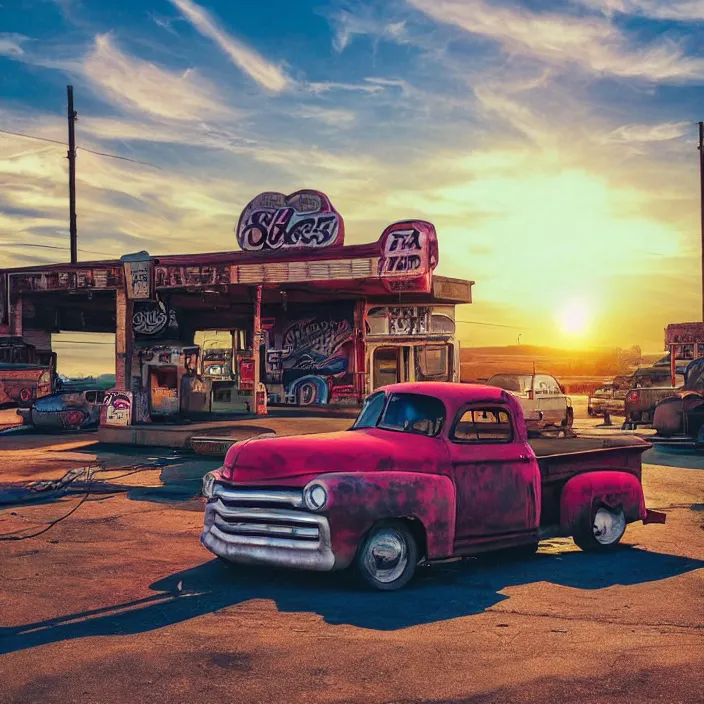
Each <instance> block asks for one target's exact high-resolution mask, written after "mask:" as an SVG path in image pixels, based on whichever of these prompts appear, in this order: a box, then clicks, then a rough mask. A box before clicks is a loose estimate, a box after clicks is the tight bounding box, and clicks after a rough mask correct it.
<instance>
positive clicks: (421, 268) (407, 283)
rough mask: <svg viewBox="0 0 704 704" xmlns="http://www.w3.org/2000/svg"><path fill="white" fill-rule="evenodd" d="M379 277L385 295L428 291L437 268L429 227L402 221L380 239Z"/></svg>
mask: <svg viewBox="0 0 704 704" xmlns="http://www.w3.org/2000/svg"><path fill="white" fill-rule="evenodd" d="M380 245H381V256H380V257H379V277H380V278H381V279H382V281H383V282H384V285H385V286H386V288H387V289H388V290H389V291H406V290H409V291H410V290H413V291H426V292H428V291H430V286H431V281H432V272H433V269H435V267H436V266H437V265H438V237H437V233H436V232H435V227H434V226H433V224H432V223H429V222H426V221H424V220H405V221H402V222H395V223H393V224H392V225H389V226H388V227H387V228H386V229H385V230H384V232H383V233H382V235H381V239H380Z"/></svg>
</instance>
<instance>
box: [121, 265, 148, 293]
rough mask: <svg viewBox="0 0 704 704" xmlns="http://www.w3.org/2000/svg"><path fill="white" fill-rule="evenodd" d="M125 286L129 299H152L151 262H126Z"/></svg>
mask: <svg viewBox="0 0 704 704" xmlns="http://www.w3.org/2000/svg"><path fill="white" fill-rule="evenodd" d="M124 266H125V285H126V287H127V297H128V298H135V299H139V298H142V299H144V298H151V294H152V291H151V285H150V284H151V271H152V270H151V266H152V263H151V260H148V259H147V260H145V261H134V262H125V265H124Z"/></svg>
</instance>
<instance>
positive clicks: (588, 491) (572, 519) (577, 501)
mask: <svg viewBox="0 0 704 704" xmlns="http://www.w3.org/2000/svg"><path fill="white" fill-rule="evenodd" d="M596 506H606V507H607V508H611V509H617V508H619V507H620V508H622V509H623V512H624V514H625V516H626V522H628V523H632V522H633V521H639V520H643V519H644V518H645V517H646V515H647V511H646V508H645V497H644V496H643V487H642V486H641V483H640V481H639V480H638V478H637V477H636V476H634V475H633V474H629V473H628V472H614V471H599V470H597V471H594V472H585V473H584V474H579V475H577V476H576V477H572V479H570V480H569V481H568V482H567V483H566V484H565V486H564V487H563V489H562V495H561V496H560V528H561V529H562V531H563V532H564V533H565V534H566V535H572V534H574V531H575V529H578V527H579V526H580V525H582V526H583V525H584V524H585V522H588V521H589V520H591V515H592V511H593V510H594V508H595V507H596Z"/></svg>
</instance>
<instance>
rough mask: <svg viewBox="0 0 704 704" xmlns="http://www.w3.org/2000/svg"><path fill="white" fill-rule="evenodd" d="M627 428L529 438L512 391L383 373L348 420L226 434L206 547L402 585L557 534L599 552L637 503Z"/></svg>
mask: <svg viewBox="0 0 704 704" xmlns="http://www.w3.org/2000/svg"><path fill="white" fill-rule="evenodd" d="M649 447H650V445H649V444H648V443H647V442H645V441H644V440H642V439H641V438H636V437H626V438H623V437H621V438H608V439H603V438H596V439H594V438H564V439H558V438H538V439H534V440H532V441H530V442H529V440H528V436H527V432H526V424H525V421H524V419H523V411H522V410H521V404H520V403H519V400H518V398H516V397H515V396H514V395H512V394H510V393H508V392H506V391H505V390H503V389H500V388H498V387H495V386H486V385H474V384H455V383H448V382H444V383H443V382H414V383H401V384H393V385H390V386H387V387H383V388H382V389H380V390H378V391H376V392H375V393H373V394H372V395H371V396H369V397H368V398H367V399H366V401H365V403H364V405H363V407H362V410H361V412H360V414H359V416H358V417H357V420H356V421H355V423H354V425H353V426H352V427H351V428H350V429H349V430H346V431H341V432H335V433H323V434H317V435H303V436H292V437H267V438H261V439H259V438H253V439H250V440H246V441H244V442H240V443H236V444H235V445H233V446H232V447H231V448H230V449H229V450H228V452H227V455H226V456H225V461H224V465H223V466H222V467H221V468H220V469H217V470H215V471H213V472H209V473H208V474H206V475H205V476H204V478H203V486H202V493H203V496H204V497H205V517H204V526H203V531H202V534H201V542H202V544H203V545H204V546H205V547H206V548H207V549H208V550H209V551H211V552H212V553H214V554H215V555H216V556H217V557H219V558H220V559H221V560H223V561H225V562H228V563H239V564H249V565H270V566H279V567H288V568H297V569H305V570H318V571H330V570H342V569H345V568H348V567H352V568H353V569H354V570H355V572H356V573H357V575H358V576H359V577H360V578H361V580H362V582H363V583H364V584H366V585H367V586H370V587H372V588H375V589H379V590H383V591H391V590H394V589H398V588H400V587H402V586H404V585H405V584H406V583H407V582H409V581H410V579H411V578H412V577H413V575H414V572H415V571H416V568H417V566H418V565H419V564H423V563H433V562H436V561H441V560H445V559H449V558H458V557H459V558H461V557H465V556H471V555H475V554H477V553H481V552H485V551H493V550H504V549H511V550H512V551H513V552H516V551H518V552H522V553H526V554H531V553H534V552H535V551H536V550H537V548H538V543H539V541H540V540H542V539H544V538H549V537H553V536H573V538H574V540H575V542H576V543H577V545H579V546H580V547H581V548H582V549H584V550H591V551H609V550H612V549H614V548H615V546H616V545H617V544H618V543H619V541H620V540H621V538H622V537H623V534H624V532H625V530H626V526H627V524H629V523H632V522H635V521H643V522H644V523H656V522H657V523H664V522H665V514H662V513H657V512H654V511H650V510H649V509H646V506H645V499H644V496H643V489H642V486H641V454H642V453H643V452H644V451H645V450H647V449H648V448H649Z"/></svg>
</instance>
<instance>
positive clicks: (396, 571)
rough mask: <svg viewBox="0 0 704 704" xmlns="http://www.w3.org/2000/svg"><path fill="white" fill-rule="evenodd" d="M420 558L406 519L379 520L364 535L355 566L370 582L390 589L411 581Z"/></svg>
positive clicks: (371, 584) (375, 586) (382, 588)
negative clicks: (405, 521)
mask: <svg viewBox="0 0 704 704" xmlns="http://www.w3.org/2000/svg"><path fill="white" fill-rule="evenodd" d="M417 562H418V545H417V544H416V541H415V538H414V537H413V535H412V533H411V531H410V530H409V528H408V526H406V524H405V523H404V522H403V521H397V520H387V521H381V522H379V523H377V524H376V525H375V526H374V527H373V528H372V529H371V531H370V532H369V533H368V535H367V537H366V538H365V539H364V542H363V543H362V545H361V547H360V549H359V550H358V551H357V557H356V558H355V569H356V572H357V574H358V576H359V577H360V579H361V580H362V581H363V582H364V583H365V584H366V585H368V586H370V587H373V588H374V589H379V590H381V591H385V592H390V591H393V590H395V589H400V588H401V587H403V586H404V585H406V584H408V582H410V580H411V578H412V577H413V575H414V573H415V571H416V564H417Z"/></svg>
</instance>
